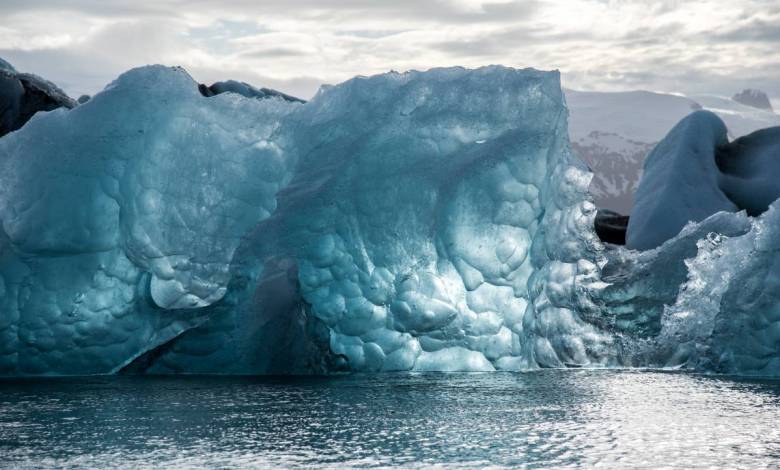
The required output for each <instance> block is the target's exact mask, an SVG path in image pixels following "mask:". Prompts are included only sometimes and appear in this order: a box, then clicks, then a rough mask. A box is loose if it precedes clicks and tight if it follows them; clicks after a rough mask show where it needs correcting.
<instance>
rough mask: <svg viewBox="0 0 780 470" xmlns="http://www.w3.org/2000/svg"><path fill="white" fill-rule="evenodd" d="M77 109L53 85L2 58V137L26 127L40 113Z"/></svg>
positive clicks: (0, 113) (0, 69) (0, 131)
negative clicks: (18, 68) (17, 69)
mask: <svg viewBox="0 0 780 470" xmlns="http://www.w3.org/2000/svg"><path fill="white" fill-rule="evenodd" d="M74 106H76V102H75V101H74V100H73V99H71V98H70V97H69V96H68V95H66V94H65V92H63V91H62V90H60V89H59V88H58V87H57V86H56V85H54V84H53V83H51V82H49V81H47V80H44V79H43V78H41V77H39V76H37V75H33V74H29V73H20V72H17V71H16V69H15V68H14V67H13V66H12V65H11V64H9V63H8V62H6V61H4V60H2V59H0V137H2V136H4V135H5V134H7V133H9V132H12V131H15V130H17V129H19V128H20V127H22V126H23V125H24V124H25V123H26V122H27V121H29V120H30V118H32V117H33V115H34V114H35V113H37V112H38V111H51V110H52V109H57V108H60V107H65V108H73V107H74Z"/></svg>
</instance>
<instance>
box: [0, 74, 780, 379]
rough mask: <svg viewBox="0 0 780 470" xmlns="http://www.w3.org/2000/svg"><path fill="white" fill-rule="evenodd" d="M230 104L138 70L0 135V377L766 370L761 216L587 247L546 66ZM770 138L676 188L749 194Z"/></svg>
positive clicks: (580, 191) (694, 145)
mask: <svg viewBox="0 0 780 470" xmlns="http://www.w3.org/2000/svg"><path fill="white" fill-rule="evenodd" d="M250 96H251V97H246V96H243V95H242V94H240V93H235V92H231V91H227V92H224V93H219V94H216V95H214V96H204V95H203V94H202V93H201V92H200V91H199V88H198V84H197V83H196V82H195V81H193V80H192V78H191V77H190V76H189V75H187V73H186V72H185V71H183V70H182V69H179V68H168V67H162V66H151V67H142V68H139V69H134V70H131V71H129V72H127V73H126V74H124V75H122V76H120V77H119V78H118V79H117V80H116V81H115V82H114V83H112V84H111V85H109V86H108V87H107V88H106V89H105V90H104V91H103V92H102V93H99V94H97V95H96V96H95V97H94V98H92V99H91V100H89V101H87V102H86V103H84V104H82V105H81V106H78V107H76V108H75V109H72V110H66V109H58V110H55V111H51V112H48V113H38V114H36V115H35V116H34V117H33V118H32V119H31V120H30V121H29V122H28V123H27V124H26V125H25V126H24V127H23V128H22V129H20V130H18V131H16V132H12V133H10V134H8V135H7V136H5V137H3V138H2V139H0V221H2V231H0V375H35V374H85V373H94V374H97V373H117V372H119V373H122V372H127V373H144V372H145V373H182V372H183V373H244V374H246V373H310V372H334V371H394V370H418V371H433V370H435V371H441V370H447V371H486V370H528V369H534V368H538V367H602V366H650V367H673V368H690V369H694V370H699V371H714V372H727V373H740V374H743V373H747V374H767V375H777V374H780V360H778V356H780V355H779V354H778V348H777V338H778V337H780V333H778V331H780V330H778V326H777V325H780V313H778V312H780V309H778V307H777V306H778V305H780V299H778V298H777V294H776V292H778V288H777V287H778V286H776V285H775V284H777V282H778V281H777V279H780V275H779V274H778V273H779V272H780V271H778V268H777V266H776V264H777V262H776V260H778V259H780V257H778V253H777V250H778V248H777V245H778V242H777V241H776V240H780V234H777V233H776V231H777V227H780V221H778V220H777V218H778V217H779V216H778V209H777V208H776V207H775V206H774V205H773V206H770V207H769V210H767V211H766V212H764V213H763V214H761V215H759V216H757V217H750V216H748V214H746V213H745V212H722V211H721V212H718V211H717V210H718V208H715V209H714V210H713V211H711V212H713V213H711V214H704V215H702V217H701V218H700V220H699V221H698V222H690V223H687V224H686V223H685V222H686V221H685V220H682V219H681V220H682V222H681V221H680V220H676V221H675V223H678V222H679V223H678V225H679V226H680V227H679V229H680V233H679V234H677V235H674V234H672V235H670V237H671V238H669V239H668V240H665V241H664V242H663V244H660V246H658V247H656V248H652V249H648V250H645V251H633V250H630V249H627V248H624V247H607V246H604V245H603V244H601V242H600V241H599V240H598V238H597V237H596V235H595V233H594V230H593V222H594V217H595V207H594V206H593V204H592V203H591V202H590V199H589V196H588V194H587V187H588V183H589V181H590V176H591V175H590V173H589V172H588V171H587V170H586V169H585V168H584V167H583V165H582V164H581V163H580V162H578V161H576V160H575V159H574V158H573V157H572V154H571V151H570V148H569V142H568V137H567V112H566V106H565V101H564V98H563V95H562V93H561V88H560V83H559V76H558V74H557V73H556V72H539V71H536V70H530V69H529V70H515V69H510V68H504V67H498V66H491V67H484V68H480V69H477V70H466V69H462V68H448V69H434V70H430V71H427V72H407V73H403V74H398V73H388V74H384V75H378V76H374V77H357V78H354V79H352V80H349V81H347V82H345V83H342V84H340V85H337V86H333V87H324V88H323V89H322V90H320V92H319V93H318V94H317V96H315V98H314V99H312V100H311V101H310V102H308V103H301V102H297V101H294V100H292V101H291V100H287V99H285V98H284V97H281V96H278V95H274V94H269V95H267V96H266V95H263V96H259V95H254V94H250ZM705 118H706V116H705V117H702V115H699V117H695V118H694V119H702V120H706V119H705ZM693 127H696V126H693ZM711 127H712V126H711ZM716 130H717V129H716ZM718 132H720V131H718ZM700 134H701V133H696V132H682V134H679V133H675V132H674V131H673V132H672V134H670V137H669V138H668V139H667V140H668V141H669V142H671V143H669V144H668V145H667V147H666V148H667V150H669V152H670V153H669V154H670V155H678V156H679V155H683V156H684V155H685V154H686V152H689V153H690V151H693V152H694V153H695V152H696V151H697V150H696V149H698V148H700V147H701V146H704V147H706V148H707V149H709V148H710V147H711V146H712V141H713V139H714V137H712V135H710V136H709V137H708V139H709V140H706V139H705V140H706V141H703V142H700V141H695V139H693V140H691V138H690V137H691V135H693V136H694V137H695V136H696V135H700ZM679 135H683V137H684V138H680V139H677V137H675V136H678V137H679ZM713 135H714V134H713ZM774 135H775V134H774V133H772V132H770V133H762V134H761V135H760V136H758V137H756V138H751V139H752V140H751V139H748V140H746V141H744V142H742V143H740V144H739V145H736V146H732V147H730V150H729V152H731V153H728V152H727V153H728V154H723V155H725V157H723V158H726V160H728V161H731V162H743V163H744V164H743V163H739V164H736V165H732V166H733V168H732V167H728V168H726V167H725V166H723V164H722V163H723V162H718V161H716V162H715V163H714V164H715V165H716V166H717V167H716V166H712V167H711V168H710V167H708V168H710V170H712V171H710V172H709V173H708V172H707V171H703V172H701V171H700V172H699V173H698V176H700V177H702V175H703V177H704V178H705V179H706V178H707V177H708V175H710V176H711V175H712V174H713V172H720V173H718V175H717V177H718V178H719V179H718V183H717V184H718V185H719V186H718V187H719V188H721V189H723V188H732V187H733V185H734V184H737V183H735V182H734V181H731V182H730V183H729V180H728V178H725V180H724V179H722V178H721V177H732V176H739V175H743V176H744V175H748V176H749V177H750V178H749V179H751V181H752V179H756V178H758V180H760V179H761V177H762V172H761V171H760V168H759V169H757V168H754V166H755V165H753V163H755V162H758V163H757V164H758V165H759V166H761V165H763V163H762V162H765V161H769V160H771V155H769V154H771V153H772V152H774V150H773V149H775V148H776V147H775V144H774V142H775V141H774V140H773V139H774V137H773V136H774ZM675 139H677V140H679V141H680V142H678V143H676V144H675V143H674V142H675V141H676V140H675ZM767 139H768V140H767ZM742 144H745V145H746V146H748V147H750V151H749V152H748V151H746V152H747V153H745V152H743V151H741V150H740V149H741V148H742V147H741V145H742ZM707 145H709V146H710V147H707ZM704 147H701V148H704ZM691 149H693V150H691ZM767 149H768V150H767ZM707 151H709V150H707ZM754 151H755V152H758V153H756V154H755V155H753V153H751V152H754ZM767 152H769V153H767ZM745 155H747V156H748V157H749V158H741V157H743V156H745ZM750 155H753V156H752V157H751V156H750ZM767 155H769V156H767ZM729 159H730V160H729ZM673 160H674V161H682V160H684V159H682V160H681V159H679V158H678V159H676V160H675V159H673ZM751 162H753V163H751ZM688 163H691V162H688ZM708 163H711V162H708ZM718 165H719V166H718ZM751 165H753V166H751ZM727 166H728V165H727ZM658 168H659V169H664V168H665V167H664V166H663V165H660V166H658ZM686 171H690V172H693V173H692V176H691V177H692V178H693V179H692V180H691V181H694V180H695V178H696V175H697V173H696V172H697V171H699V170H697V169H695V168H694V169H692V170H686ZM650 173H651V174H650V175H649V176H648V177H653V174H652V172H650ZM663 174H664V173H663V172H659V173H658V174H657V175H655V177H658V175H663ZM661 179H663V178H661ZM724 181H725V182H724ZM662 182H665V181H662ZM665 183H666V182H665ZM729 184H731V185H732V186H729ZM694 186H695V184H694ZM670 188H671V189H675V188H674V187H673V186H670ZM740 188H742V186H740ZM671 189H670V190H671ZM732 189H733V188H732ZM731 192H734V191H731ZM770 193H771V191H768V192H766V194H770ZM762 194H763V193H762ZM689 195H692V197H693V196H695V195H696V194H695V192H690V194H689ZM694 199H695V198H694ZM760 202H761V204H765V202H766V201H763V199H762V201H760ZM669 203H670V204H671V202H669ZM762 207H763V206H762ZM660 209H663V208H660ZM660 209H659V210H660ZM660 213H661V214H662V213H663V211H662V210H661V211H660ZM751 215H754V214H751ZM649 227H650V228H652V224H650V226H649Z"/></svg>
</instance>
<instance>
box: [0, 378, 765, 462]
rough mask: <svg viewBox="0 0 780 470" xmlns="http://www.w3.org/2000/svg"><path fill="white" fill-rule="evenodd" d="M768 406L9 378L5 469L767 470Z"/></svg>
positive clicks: (587, 388) (707, 392)
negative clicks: (518, 469)
mask: <svg viewBox="0 0 780 470" xmlns="http://www.w3.org/2000/svg"><path fill="white" fill-rule="evenodd" d="M779 404H780V382H778V381H755V380H753V381H749V380H735V379H727V378H713V377H705V376H697V375H687V374H678V373H659V372H637V371H585V370H574V371H543V372H537V373H528V374H508V373H492V374H419V375H415V374H400V375H392V374H391V375H376V376H348V377H335V378H334V377H331V378H325V377H309V378H254V377H253V378H244V377H238V378H236V377H87V378H73V379H48V380H40V379H35V380H4V381H0V466H2V467H10V468H19V467H21V468H47V467H56V468H74V467H75V468H81V467H84V468H110V467H123V468H159V467H160V466H172V467H180V468H188V467H193V468H195V467H197V468H200V469H202V468H209V467H219V468H235V467H260V468H264V467H311V466H317V467H333V468H336V467H338V468H341V469H344V468H349V467H360V468H365V467H386V466H405V467H425V468H430V467H437V466H438V467H446V468H453V467H483V466H499V467H503V466H527V467H567V466H578V465H579V466H586V467H592V466H595V465H597V464H601V465H603V466H604V467H606V468H643V467H646V468H658V467H661V466H667V467H670V468H675V467H676V468H697V467H730V468H751V469H753V468H769V467H775V468H776V467H778V466H780V406H778V405H779Z"/></svg>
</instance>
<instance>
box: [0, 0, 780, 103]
mask: <svg viewBox="0 0 780 470" xmlns="http://www.w3.org/2000/svg"><path fill="white" fill-rule="evenodd" d="M0 17H2V18H3V19H4V21H3V22H2V25H0V57H4V58H6V59H7V60H9V61H10V62H11V63H13V64H14V65H15V66H16V67H17V68H18V69H19V70H23V71H29V72H34V73H38V74H40V75H42V76H44V77H47V78H49V79H50V80H52V81H54V82H56V83H58V84H59V85H60V86H62V87H63V88H64V89H65V90H66V91H67V92H69V93H70V94H72V95H76V96H77V95H79V94H82V93H89V94H92V93H95V92H96V91H98V90H100V89H102V88H103V87H104V86H105V85H106V84H107V83H108V82H110V81H111V80H113V79H114V78H115V77H116V76H117V75H118V74H119V73H121V72H123V71H124V70H127V69H128V68H131V67H134V66H138V65H143V64H148V63H164V64H169V65H182V66H184V67H185V68H186V69H187V70H189V71H190V73H191V74H192V75H193V76H194V77H195V78H196V79H198V80H200V81H204V82H211V81H215V80H221V79H227V78H235V79H240V80H245V81H249V82H251V83H253V84H255V85H259V86H269V87H273V88H278V89H280V90H282V91H285V92H288V93H291V94H295V95H298V96H301V97H304V98H308V97H310V96H311V95H312V94H313V93H314V92H315V91H316V89H317V87H318V86H319V85H320V84H321V83H336V82H340V81H343V80H345V79H347V78H349V77H352V76H354V75H358V74H360V75H369V74H374V73H379V72H384V71H387V70H390V69H394V70H408V69H427V68H430V67H435V66H448V65H464V66H469V67H474V66H479V65H485V64H492V63H501V64H505V65H510V66H514V67H536V68H540V69H559V70H561V72H562V73H563V78H564V84H565V85H566V86H568V87H571V88H578V89H590V90H593V89H596V90H624V89H639V88H641V89H649V90H659V91H669V92H682V93H716V94H724V95H729V96H730V95H731V94H733V93H735V92H736V91H739V90H740V89H742V88H747V87H755V88H761V89H763V90H765V91H767V92H768V93H769V94H770V95H771V96H773V97H775V98H778V97H780V80H778V79H779V78H780V4H778V3H777V1H776V0H740V1H739V2H734V1H731V0H700V1H681V0H680V1H678V0H659V1H639V0H566V1H564V0H528V1H516V2H507V1H505V0H484V1H483V0H430V1H424V0H394V1H392V2H386V1H379V0H377V1H363V0H323V1H320V0H263V1H259V2H258V1H253V0H221V1H216V0H188V1H185V0H156V1H155V2H138V1H137V0H133V1H130V0H114V1H111V2H106V1H102V0H48V1H38V0H3V2H2V3H0Z"/></svg>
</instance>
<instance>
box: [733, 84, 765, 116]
mask: <svg viewBox="0 0 780 470" xmlns="http://www.w3.org/2000/svg"><path fill="white" fill-rule="evenodd" d="M731 99H732V100H734V101H736V102H737V103H741V104H744V105H745V106H750V107H753V108H758V109H767V110H769V111H772V103H770V102H769V97H768V96H767V94H766V93H764V92H763V91H761V90H752V89H747V90H742V91H741V92H739V93H737V94H736V95H734V96H732V97H731Z"/></svg>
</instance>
